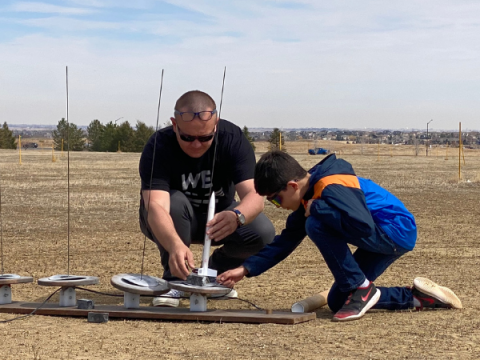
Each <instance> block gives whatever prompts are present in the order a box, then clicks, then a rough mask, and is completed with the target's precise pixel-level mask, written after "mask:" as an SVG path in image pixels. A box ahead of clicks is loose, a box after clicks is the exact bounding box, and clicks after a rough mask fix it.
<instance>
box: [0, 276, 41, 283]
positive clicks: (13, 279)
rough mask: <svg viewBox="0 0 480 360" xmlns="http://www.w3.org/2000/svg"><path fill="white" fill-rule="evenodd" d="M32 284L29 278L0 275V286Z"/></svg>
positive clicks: (31, 279)
mask: <svg viewBox="0 0 480 360" xmlns="http://www.w3.org/2000/svg"><path fill="white" fill-rule="evenodd" d="M31 282H33V278H32V277H31V276H20V275H17V274H1V275H0V285H12V284H24V283H31Z"/></svg>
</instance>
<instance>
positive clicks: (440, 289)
mask: <svg viewBox="0 0 480 360" xmlns="http://www.w3.org/2000/svg"><path fill="white" fill-rule="evenodd" d="M413 286H414V287H415V288H417V289H418V290H420V291H421V292H423V293H425V294H427V295H430V296H431V297H434V298H435V299H437V300H439V301H441V302H443V303H445V304H448V305H451V306H452V307H453V308H454V309H461V308H462V302H461V301H460V299H459V298H458V297H457V295H455V293H454V292H453V291H452V290H450V289H449V288H447V287H445V286H440V285H438V284H436V283H434V282H433V281H432V280H430V279H427V278H423V277H417V278H415V279H414V280H413Z"/></svg>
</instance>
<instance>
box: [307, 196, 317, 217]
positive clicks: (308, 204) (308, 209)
mask: <svg viewBox="0 0 480 360" xmlns="http://www.w3.org/2000/svg"><path fill="white" fill-rule="evenodd" d="M313 200H315V199H310V200H308V202H307V208H306V209H305V217H309V216H310V206H312V202H313Z"/></svg>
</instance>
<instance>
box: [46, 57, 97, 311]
mask: <svg viewBox="0 0 480 360" xmlns="http://www.w3.org/2000/svg"><path fill="white" fill-rule="evenodd" d="M65 84H66V95H67V96H66V99H67V116H66V120H67V209H68V210H67V216H68V219H67V227H68V228H67V275H53V276H50V277H47V278H42V279H39V280H38V285H41V286H61V288H62V289H61V290H60V306H61V307H68V306H75V305H76V302H77V299H76V294H75V287H76V286H85V285H95V284H98V282H99V278H98V277H95V276H83V275H71V274H70V138H69V134H70V123H69V121H68V66H67V67H66V68H65Z"/></svg>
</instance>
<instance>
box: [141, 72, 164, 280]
mask: <svg viewBox="0 0 480 360" xmlns="http://www.w3.org/2000/svg"><path fill="white" fill-rule="evenodd" d="M163 70H164V69H162V77H161V79H160V94H159V95H158V107H157V124H156V125H155V140H154V142H153V156H152V168H151V172H150V185H149V186H150V189H149V195H148V204H147V209H148V211H150V199H151V198H152V180H153V168H154V164H155V152H156V148H157V136H158V121H159V118H160V104H161V102H162V90H163ZM147 222H148V216H147ZM146 246H147V235H145V236H144V238H143V254H142V268H141V271H140V279H141V280H143V267H144V263H145V248H146Z"/></svg>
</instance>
